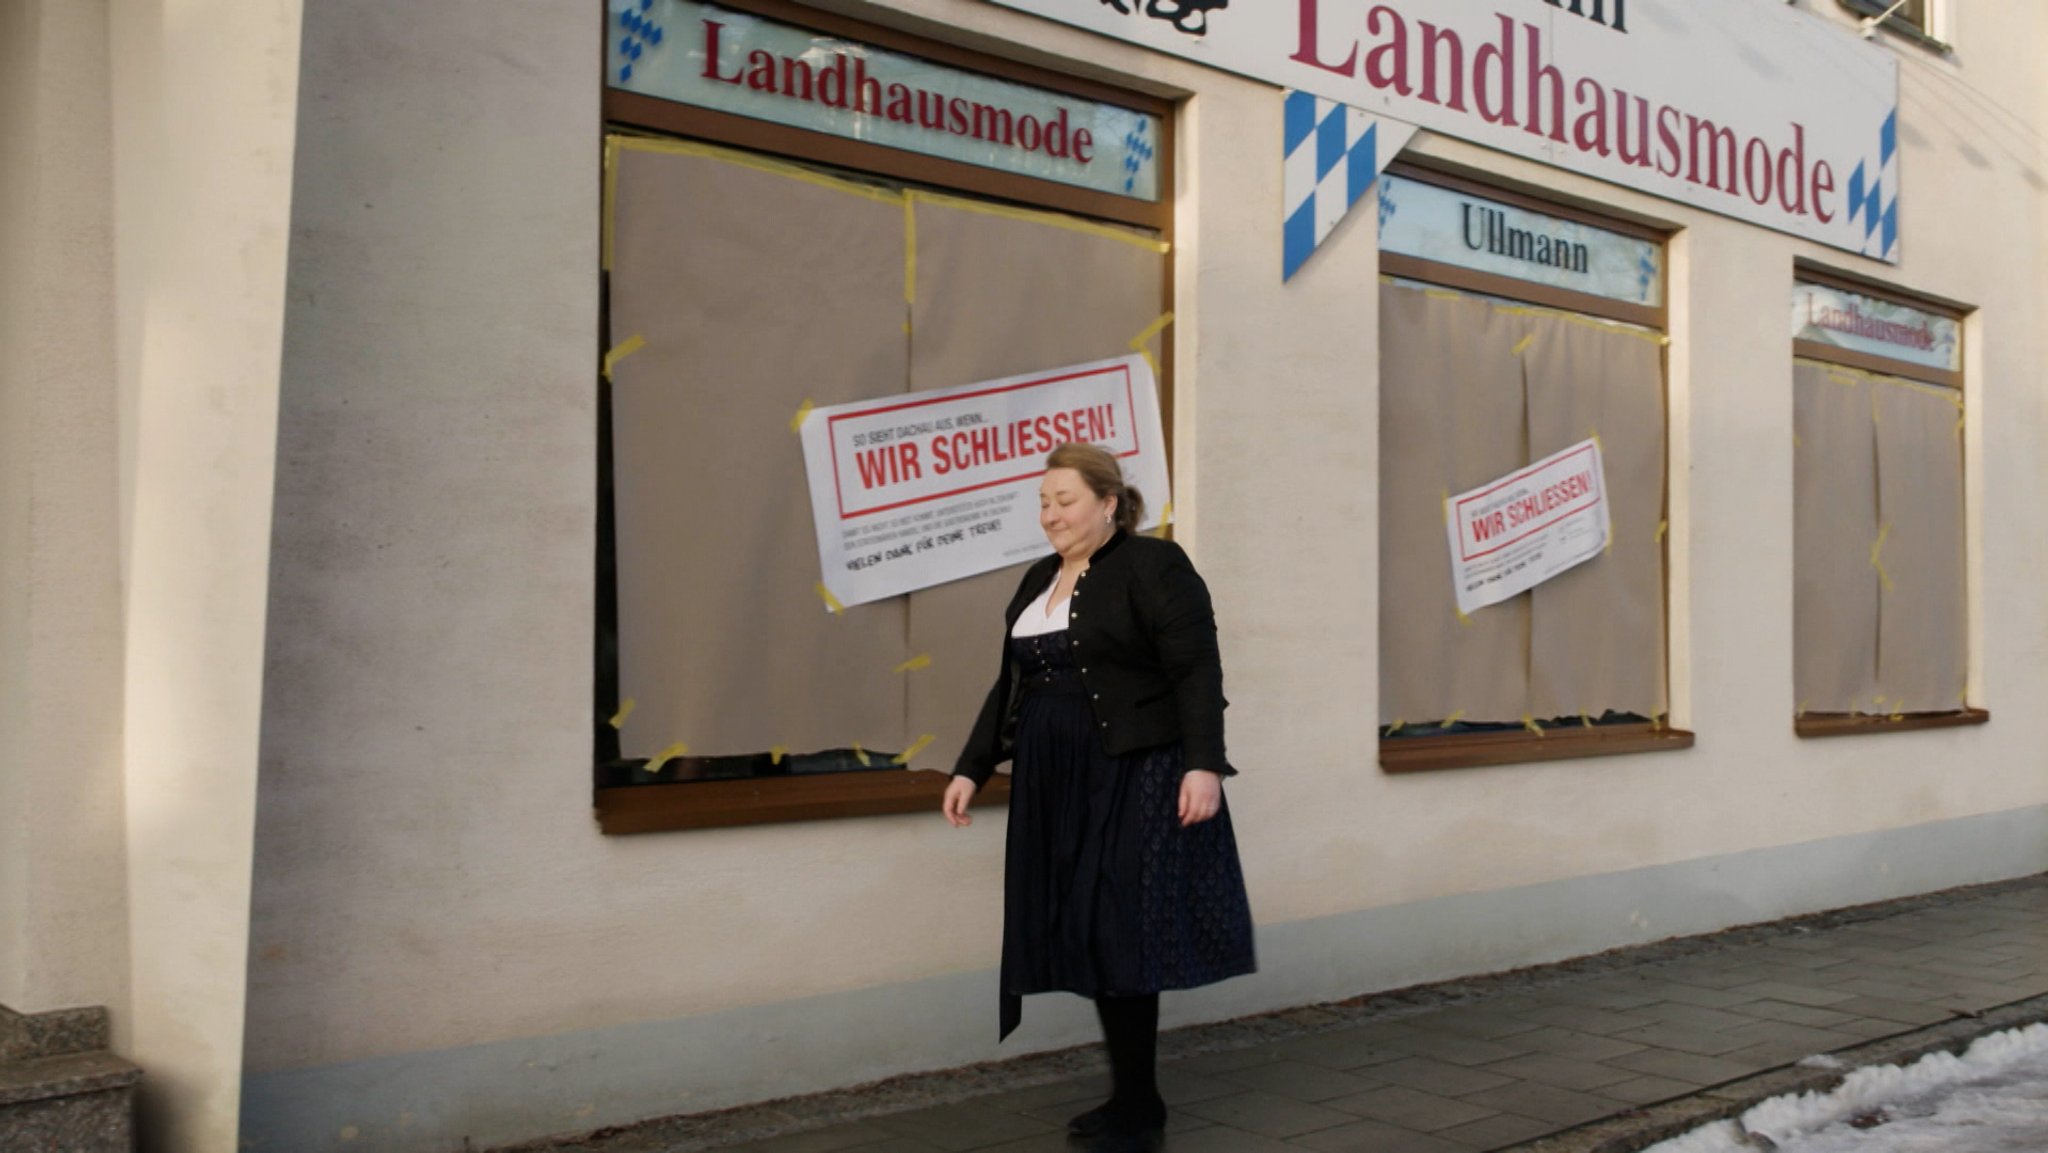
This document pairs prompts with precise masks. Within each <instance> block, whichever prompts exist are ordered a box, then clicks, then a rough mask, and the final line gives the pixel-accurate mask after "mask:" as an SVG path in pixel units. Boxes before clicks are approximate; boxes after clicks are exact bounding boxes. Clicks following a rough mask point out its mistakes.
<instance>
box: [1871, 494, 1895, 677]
mask: <svg viewBox="0 0 2048 1153" xmlns="http://www.w3.org/2000/svg"><path fill="white" fill-rule="evenodd" d="M1890 535H1892V526H1891V522H1890V521H1886V522H1885V523H1883V524H1881V525H1879V526H1877V540H1876V541H1874V542H1873V543H1872V544H1871V546H1870V567H1871V568H1874V569H1876V570H1877V576H1878V579H1879V580H1881V581H1883V582H1884V587H1885V588H1886V589H1887V590H1889V589H1893V588H1896V587H1897V586H1896V585H1894V584H1892V575H1891V574H1890V573H1888V572H1886V571H1884V561H1883V560H1882V559H1880V556H1879V554H1881V553H1883V552H1884V542H1885V538H1886V537H1888V536H1890ZM1878 699H1880V700H1882V699H1883V698H1882V697H1880V698H1878Z"/></svg>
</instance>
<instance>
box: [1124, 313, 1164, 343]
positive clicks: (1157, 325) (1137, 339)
mask: <svg viewBox="0 0 2048 1153" xmlns="http://www.w3.org/2000/svg"><path fill="white" fill-rule="evenodd" d="M1172 323H1173V313H1171V312H1162V313H1160V314H1159V319H1158V320H1155V321H1153V322H1152V323H1150V324H1148V325H1146V326H1145V331H1143V332H1141V333H1139V334H1138V335H1136V336H1134V337H1132V338H1131V346H1130V347H1131V351H1132V352H1137V351H1138V350H1139V349H1142V348H1144V347H1145V345H1146V343H1147V342H1148V341H1150V340H1151V339H1152V338H1153V337H1155V336H1158V335H1159V334H1160V333H1162V332H1165V331H1166V326H1167V325H1169V324H1172Z"/></svg>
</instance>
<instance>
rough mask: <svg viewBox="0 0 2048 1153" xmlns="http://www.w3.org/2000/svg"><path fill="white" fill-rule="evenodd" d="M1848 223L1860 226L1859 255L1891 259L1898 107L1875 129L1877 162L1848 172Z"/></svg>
mask: <svg viewBox="0 0 2048 1153" xmlns="http://www.w3.org/2000/svg"><path fill="white" fill-rule="evenodd" d="M1849 222H1850V223H1851V224H1856V225H1860V226H1861V227H1862V229H1863V255H1865V256H1875V257H1877V258H1879V259H1881V260H1891V259H1893V251H1892V250H1893V249H1894V247H1896V246H1897V244H1898V242H1899V110H1898V109H1896V108H1894V109H1892V114H1891V115H1890V116H1887V117H1885V118H1884V127H1883V128H1881V129H1879V130H1878V139H1877V163H1876V164H1875V165H1872V164H1871V163H1870V162H1869V161H1867V160H1865V161H1861V162H1859V163H1858V164H1857V165H1856V171H1854V172H1852V173H1850V174H1849Z"/></svg>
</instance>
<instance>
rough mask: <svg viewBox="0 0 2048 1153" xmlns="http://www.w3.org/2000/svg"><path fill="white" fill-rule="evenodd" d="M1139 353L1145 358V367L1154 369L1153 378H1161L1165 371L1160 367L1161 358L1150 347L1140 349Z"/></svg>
mask: <svg viewBox="0 0 2048 1153" xmlns="http://www.w3.org/2000/svg"><path fill="white" fill-rule="evenodd" d="M1138 355H1139V356H1142V357H1144V358H1145V367H1146V368H1149V369H1151V370H1152V379H1154V380H1157V379H1159V377H1160V375H1161V373H1162V372H1163V371H1164V370H1162V369H1161V368H1160V367H1159V358H1158V357H1155V356H1153V355H1152V350H1151V349H1149V348H1141V349H1139V350H1138Z"/></svg>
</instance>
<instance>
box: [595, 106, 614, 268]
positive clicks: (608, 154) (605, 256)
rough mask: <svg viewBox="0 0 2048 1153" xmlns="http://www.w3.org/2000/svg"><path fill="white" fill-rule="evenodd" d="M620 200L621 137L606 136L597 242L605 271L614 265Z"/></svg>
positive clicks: (600, 263) (599, 263) (600, 259)
mask: <svg viewBox="0 0 2048 1153" xmlns="http://www.w3.org/2000/svg"><path fill="white" fill-rule="evenodd" d="M618 202H619V137H616V136H607V137H605V138H604V208H603V210H602V212H603V216H602V219H600V220H599V221H598V231H599V233H601V235H600V236H599V238H598V242H597V248H598V253H597V258H598V259H597V262H598V265H599V266H600V267H601V268H603V269H604V270H605V271H607V272H609V271H611V267H612V233H613V232H614V231H615V230H616V225H614V223H613V221H612V214H613V210H614V209H615V208H616V206H617V205H618Z"/></svg>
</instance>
